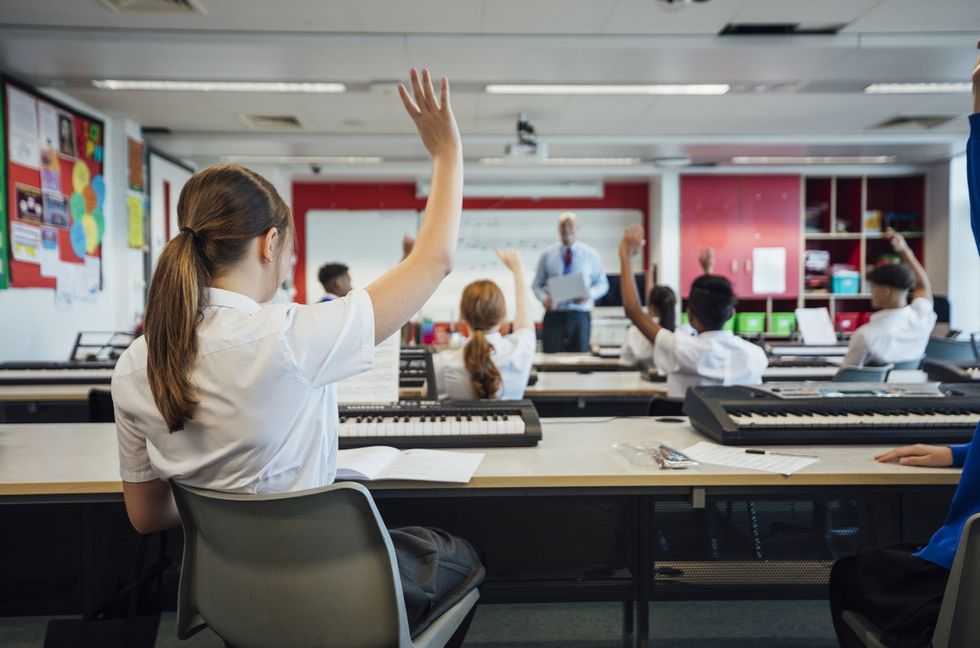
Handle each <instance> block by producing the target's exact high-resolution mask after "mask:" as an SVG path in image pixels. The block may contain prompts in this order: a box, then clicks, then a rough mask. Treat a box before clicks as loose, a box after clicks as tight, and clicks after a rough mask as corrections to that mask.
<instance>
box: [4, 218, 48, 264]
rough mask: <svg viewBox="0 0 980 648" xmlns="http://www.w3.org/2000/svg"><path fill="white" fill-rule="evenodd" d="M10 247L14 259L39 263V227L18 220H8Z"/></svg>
mask: <svg viewBox="0 0 980 648" xmlns="http://www.w3.org/2000/svg"><path fill="white" fill-rule="evenodd" d="M10 249H11V251H12V252H13V257H14V260H15V261H20V262H21V263H34V264H39V263H41V259H40V256H39V251H40V249H41V228H40V227H37V226H36V225H28V224H27V223H23V222H20V221H16V220H15V221H10Z"/></svg>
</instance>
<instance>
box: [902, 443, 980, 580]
mask: <svg viewBox="0 0 980 648" xmlns="http://www.w3.org/2000/svg"><path fill="white" fill-rule="evenodd" d="M978 438H980V425H978V426H977V430H974V432H973V441H972V442H971V443H967V444H965V445H955V446H950V448H952V450H953V465H954V466H957V467H962V468H963V473H962V474H961V475H960V483H959V486H957V487H956V493H954V494H953V502H952V503H951V504H950V505H949V515H948V516H947V517H946V523H945V524H943V526H942V527H941V528H940V529H939V530H938V531H936V533H934V534H933V536H932V539H931V540H930V541H929V544H927V545H926V546H925V547H923V548H922V549H920V550H919V551H918V553H916V554H914V555H915V556H916V557H918V558H922V559H924V560H928V561H929V562H933V563H936V564H937V565H941V566H942V567H945V568H946V569H950V568H951V567H952V566H953V556H955V555H956V547H957V546H958V545H959V544H960V536H961V535H963V525H964V524H966V520H967V518H969V517H970V516H971V515H973V514H974V513H980V441H977V439H978Z"/></svg>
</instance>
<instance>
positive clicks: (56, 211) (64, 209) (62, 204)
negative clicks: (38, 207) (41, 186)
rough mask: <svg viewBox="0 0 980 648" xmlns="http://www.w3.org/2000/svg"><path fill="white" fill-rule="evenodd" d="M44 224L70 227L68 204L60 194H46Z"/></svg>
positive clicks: (46, 192) (48, 192)
mask: <svg viewBox="0 0 980 648" xmlns="http://www.w3.org/2000/svg"><path fill="white" fill-rule="evenodd" d="M44 224H45V225H53V226H54V227H68V202H67V201H66V200H65V197H64V196H62V195H61V194H60V193H56V192H52V191H45V192H44Z"/></svg>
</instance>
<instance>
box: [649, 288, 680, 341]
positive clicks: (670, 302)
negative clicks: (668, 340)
mask: <svg viewBox="0 0 980 648" xmlns="http://www.w3.org/2000/svg"><path fill="white" fill-rule="evenodd" d="M649 303H650V305H651V306H653V307H654V308H656V309H657V313H659V314H660V326H662V327H664V328H665V329H667V330H668V331H673V330H674V329H675V328H677V312H676V311H677V295H675V294H674V291H673V290H671V289H670V286H654V287H653V288H652V289H651V290H650V299H649Z"/></svg>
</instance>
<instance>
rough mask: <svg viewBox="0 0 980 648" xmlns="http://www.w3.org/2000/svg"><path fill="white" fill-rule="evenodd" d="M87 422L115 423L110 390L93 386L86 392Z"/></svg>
mask: <svg viewBox="0 0 980 648" xmlns="http://www.w3.org/2000/svg"><path fill="white" fill-rule="evenodd" d="M88 420H89V423H115V422H116V413H115V410H114V409H113V407H112V392H110V391H109V390H108V389H102V388H100V387H93V388H92V389H90V390H89V392H88Z"/></svg>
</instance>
